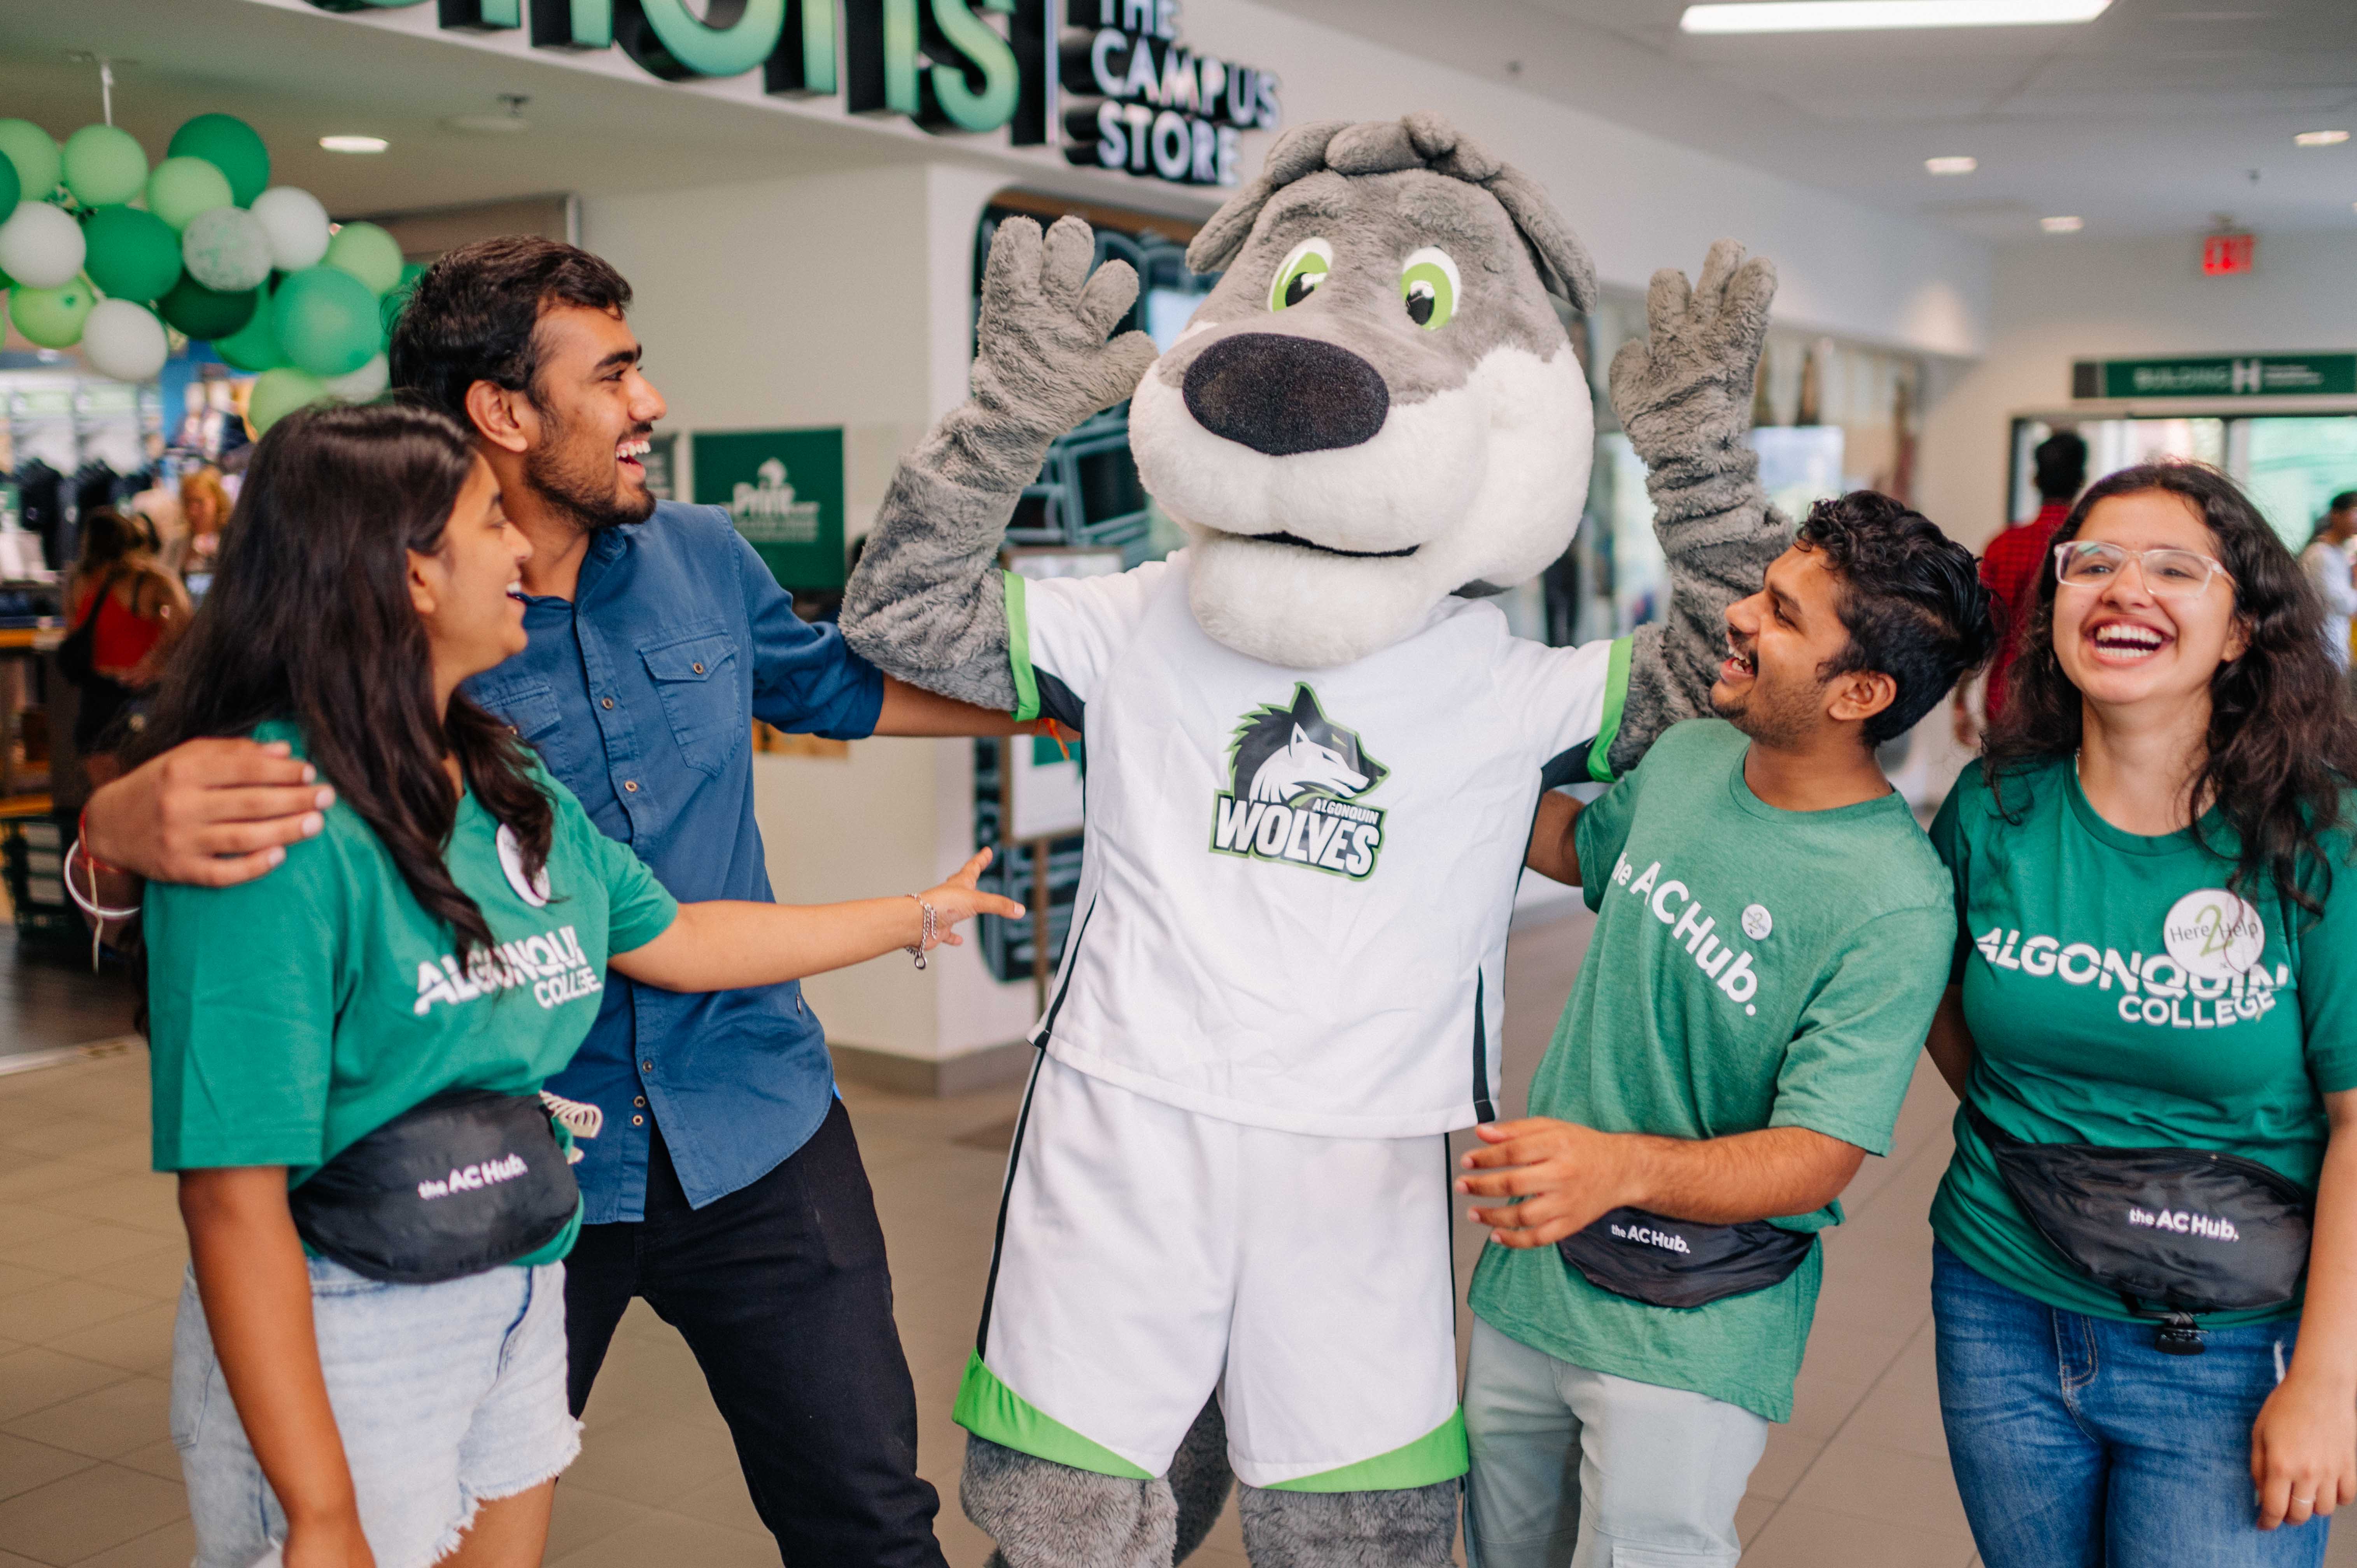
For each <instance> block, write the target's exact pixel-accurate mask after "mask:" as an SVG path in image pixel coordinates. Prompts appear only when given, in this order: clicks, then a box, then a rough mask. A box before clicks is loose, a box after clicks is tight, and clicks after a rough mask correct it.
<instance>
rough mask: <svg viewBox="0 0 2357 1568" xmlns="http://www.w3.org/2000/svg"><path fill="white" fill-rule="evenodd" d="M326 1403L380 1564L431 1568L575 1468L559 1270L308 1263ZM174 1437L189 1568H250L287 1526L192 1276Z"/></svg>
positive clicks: (177, 1346) (180, 1341)
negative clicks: (188, 1527) (486, 1513)
mask: <svg viewBox="0 0 2357 1568" xmlns="http://www.w3.org/2000/svg"><path fill="white" fill-rule="evenodd" d="M311 1316H312V1323H313V1325H314V1326H315V1329H316V1332H317V1336H318V1342H319V1364H320V1367H321V1369H323V1370H324V1371H325V1372H326V1373H327V1379H328V1402H329V1403H330V1404H332V1405H333V1406H334V1408H335V1412H336V1428H337V1431H338V1432H339V1434H341V1435H342V1437H343V1443H344V1454H345V1456H346V1458H347V1459H348V1460H349V1461H350V1465H351V1469H352V1486H353V1489H354V1491H355V1492H356V1493H357V1495H358V1497H359V1499H360V1511H361V1528H362V1530H364V1531H365V1532H366V1533H367V1535H368V1542H369V1547H370V1550H371V1552H374V1554H375V1556H376V1563H377V1568H429V1565H430V1564H432V1563H435V1562H436V1561H438V1560H439V1559H441V1558H443V1557H445V1556H447V1555H448V1554H449V1553H450V1552H453V1551H455V1550H456V1549H457V1545H458V1535H459V1531H461V1530H464V1529H465V1528H466V1527H467V1525H468V1523H469V1522H470V1521H471V1520H473V1519H474V1517H475V1509H476V1508H477V1507H478V1506H479V1505H480V1504H483V1503H487V1502H492V1501H496V1500H497V1499H499V1498H505V1497H511V1496H513V1495H514V1494H516V1493H518V1492H522V1491H527V1490H529V1489H531V1488H532V1487H536V1486H538V1485H539V1484H540V1483H541V1482H543V1481H545V1480H548V1479H549V1478H551V1477H554V1476H555V1475H556V1474H557V1473H559V1472H560V1471H562V1470H563V1469H564V1468H565V1466H567V1465H570V1464H571V1463H573V1459H574V1456H575V1455H577V1454H578V1453H580V1451H581V1423H578V1422H576V1421H575V1420H574V1419H573V1415H572V1412H571V1411H570V1410H569V1409H568V1408H567V1406H566V1403H565V1265H564V1264H562V1263H548V1264H544V1265H542V1266H540V1267H537V1268H529V1269H526V1268H504V1269H491V1270H489V1271H487V1272H485V1273H479V1274H470V1275H468V1277H466V1278H465V1279H458V1280H450V1281H447V1282H446V1283H442V1284H436V1285H396V1284H382V1283H378V1282H377V1281H375V1280H370V1279H363V1278H361V1276H360V1275H359V1274H356V1273H352V1272H351V1271H350V1269H347V1268H345V1267H344V1266H343V1265H342V1264H340V1263H334V1262H328V1260H326V1259H324V1258H314V1259H312V1260H311ZM172 1441H173V1443H174V1444H176V1445H177V1446H178V1448H179V1450H180V1468H181V1471H182V1473H183V1474H184V1475H185V1476H186V1477H187V1478H188V1512H189V1514H190V1516H191V1517H192V1518H193V1520H195V1524H196V1532H197V1557H196V1563H195V1565H194V1568H249V1564H251V1563H253V1561H254V1560H255V1559H256V1558H259V1557H261V1556H262V1555H263V1554H264V1552H267V1551H268V1550H269V1549H270V1546H271V1545H272V1543H274V1542H277V1541H284V1540H285V1537H286V1516H285V1514H284V1513H283V1512H282V1511H280V1509H279V1507H278V1499H277V1498H275V1497H274V1496H273V1495H272V1493H271V1490H270V1484H269V1482H268V1481H267V1480H265V1479H264V1477H263V1474H262V1467H261V1466H260V1465H259V1464H258V1463H256V1461H255V1459H254V1456H253V1448H252V1446H251V1445H249V1444H247V1442H246V1437H245V1429H244V1427H243V1426H242V1424H240V1423H239V1421H238V1416H237V1408H236V1406H235V1405H234V1404H232V1403H231V1401H230V1394H229V1385H228V1384H227V1383H226V1382H225V1381H224V1380H222V1377H221V1362H220V1359H219V1358H217V1357H216V1356H215V1355H214V1354H213V1343H212V1336H211V1335H210V1332H209V1331H208V1330H207V1328H206V1326H205V1313H204V1307H203V1306H202V1305H201V1304H199V1301H198V1299H197V1286H196V1279H195V1276H194V1274H193V1273H191V1274H190V1276H189V1278H188V1282H187V1283H185V1284H183V1285H182V1287H181V1290H180V1316H179V1321H178V1325H177V1326H176V1327H175V1329H174V1331H173V1337H172Z"/></svg>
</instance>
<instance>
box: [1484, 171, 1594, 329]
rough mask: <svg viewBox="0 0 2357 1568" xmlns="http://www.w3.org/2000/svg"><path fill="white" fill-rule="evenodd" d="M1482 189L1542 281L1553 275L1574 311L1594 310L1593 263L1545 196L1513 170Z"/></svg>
mask: <svg viewBox="0 0 2357 1568" xmlns="http://www.w3.org/2000/svg"><path fill="white" fill-rule="evenodd" d="M1482 188H1483V189H1485V190H1487V191H1488V192H1489V193H1490V194H1491V195H1492V196H1494V197H1496V198H1497V199H1498V204H1499V205H1500V206H1501V207H1503V208H1504V209H1506V216H1507V217H1509V218H1512V220H1514V227H1515V228H1517V229H1519V230H1521V231H1522V232H1523V239H1524V240H1525V241H1527V242H1529V243H1530V247H1531V254H1532V255H1533V256H1534V258H1535V259H1536V260H1537V262H1538V263H1539V274H1540V277H1541V279H1542V280H1543V281H1544V280H1545V279H1546V278H1547V274H1554V278H1553V281H1554V282H1555V284H1556V285H1559V288H1560V292H1561V293H1562V295H1563V296H1564V298H1566V299H1567V300H1569V301H1571V303H1572V306H1573V308H1575V309H1577V310H1583V311H1586V310H1593V309H1595V308H1596V263H1595V262H1594V261H1592V260H1590V259H1589V257H1588V254H1587V247H1586V246H1585V245H1582V244H1581V243H1580V242H1579V241H1578V239H1577V237H1576V236H1575V235H1574V234H1573V233H1572V231H1571V226H1570V225H1569V224H1567V223H1566V222H1565V221H1564V220H1563V215H1562V214H1561V213H1559V212H1557V211H1556V210H1555V207H1554V205H1553V204H1552V203H1551V202H1549V201H1548V200H1547V199H1546V193H1545V192H1544V191H1542V190H1541V189H1539V188H1538V187H1537V185H1535V184H1534V183H1533V182H1532V180H1531V178H1530V177H1529V176H1528V175H1525V174H1523V172H1522V171H1521V170H1520V169H1516V168H1501V170H1500V171H1499V172H1498V173H1497V174H1496V175H1494V176H1492V177H1491V178H1489V179H1487V180H1485V181H1483V182H1482Z"/></svg>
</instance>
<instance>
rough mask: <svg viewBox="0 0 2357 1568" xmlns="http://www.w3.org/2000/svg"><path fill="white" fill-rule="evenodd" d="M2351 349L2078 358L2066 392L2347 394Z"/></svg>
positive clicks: (2354, 365)
mask: <svg viewBox="0 0 2357 1568" xmlns="http://www.w3.org/2000/svg"><path fill="white" fill-rule="evenodd" d="M2352 394H2357V354H2231V355H2216V356H2204V357H2201V358H2190V359H2175V360H2079V361H2077V362H2076V363H2075V364H2073V365H2072V367H2071V395H2072V397H2116V398H2150V397H2210V398H2217V397H2331V396H2340V397H2347V396H2350V395H2352Z"/></svg>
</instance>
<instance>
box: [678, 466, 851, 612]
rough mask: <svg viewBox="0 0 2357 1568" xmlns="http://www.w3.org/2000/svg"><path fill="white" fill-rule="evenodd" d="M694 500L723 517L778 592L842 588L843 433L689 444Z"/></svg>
mask: <svg viewBox="0 0 2357 1568" xmlns="http://www.w3.org/2000/svg"><path fill="white" fill-rule="evenodd" d="M694 456H695V499H697V500H698V501H701V502H704V503H705V504H707V505H711V506H716V507H723V508H726V510H727V512H728V519H729V521H731V522H734V523H735V524H736V525H737V532H739V533H741V534H743V535H744V536H745V538H746V539H747V541H748V542H750V543H751V544H752V546H753V548H754V550H755V551H756V552H758V553H759V555H760V557H761V559H762V560H763V561H764V562H766V563H768V564H769V568H770V575H772V576H774V577H776V578H777V579H778V584H779V585H780V587H784V588H790V589H792V590H794V591H796V592H798V593H823V592H826V591H828V590H830V589H834V588H840V587H842V586H843V582H844V577H845V568H844V549H843V429H842V427H841V426H840V425H836V426H833V427H830V428H828V429H824V430H739V431H729V432H726V433H725V434H720V435H709V434H703V433H699V434H698V435H696V437H695V448H694Z"/></svg>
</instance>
